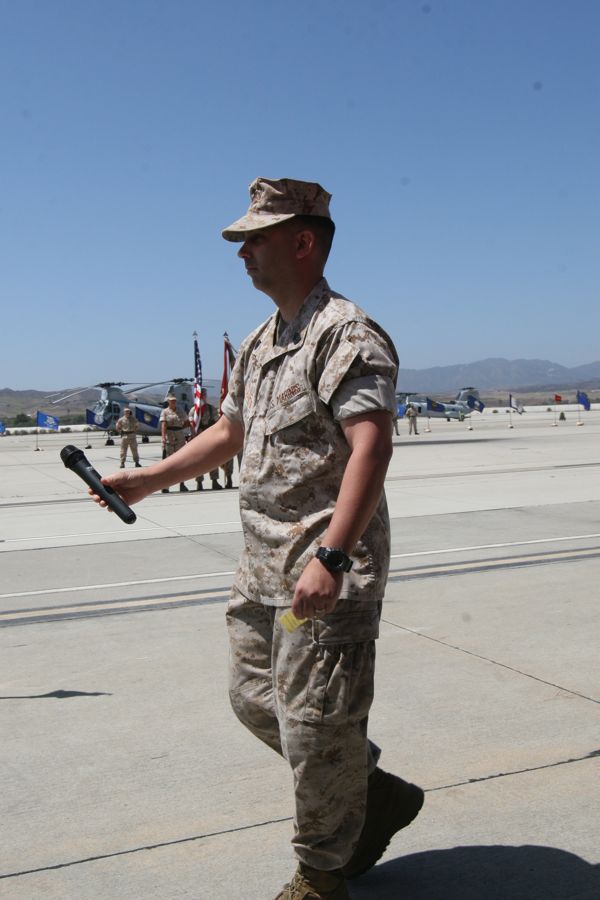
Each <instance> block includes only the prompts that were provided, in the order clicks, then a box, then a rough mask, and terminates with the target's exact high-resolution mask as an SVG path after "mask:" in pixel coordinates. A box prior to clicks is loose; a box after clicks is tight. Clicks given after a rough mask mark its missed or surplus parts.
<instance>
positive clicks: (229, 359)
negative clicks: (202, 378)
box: [219, 332, 235, 415]
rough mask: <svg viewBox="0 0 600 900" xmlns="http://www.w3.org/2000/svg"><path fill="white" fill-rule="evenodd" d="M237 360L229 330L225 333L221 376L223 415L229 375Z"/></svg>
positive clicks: (220, 412) (220, 411)
mask: <svg viewBox="0 0 600 900" xmlns="http://www.w3.org/2000/svg"><path fill="white" fill-rule="evenodd" d="M234 362H235V351H234V349H233V347H232V346H231V342H230V340H229V335H228V334H227V332H225V334H224V335H223V377H222V378H221V396H220V398H219V415H222V409H221V407H222V406H223V401H224V399H225V397H226V396H227V387H228V385H229V375H230V374H231V370H232V369H233V364H234Z"/></svg>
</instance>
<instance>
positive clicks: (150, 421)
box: [135, 406, 159, 428]
mask: <svg viewBox="0 0 600 900" xmlns="http://www.w3.org/2000/svg"><path fill="white" fill-rule="evenodd" d="M135 417H136V419H137V420H138V422H141V423H142V425H147V426H148V428H158V422H159V418H158V416H156V415H155V414H154V413H153V412H150V410H149V409H143V408H142V407H141V406H136V407H135Z"/></svg>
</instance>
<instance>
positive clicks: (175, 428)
mask: <svg viewBox="0 0 600 900" xmlns="http://www.w3.org/2000/svg"><path fill="white" fill-rule="evenodd" d="M159 421H160V433H161V437H162V445H163V459H166V457H167V456H172V455H173V453H176V452H177V451H178V450H180V449H181V447H183V445H184V444H185V441H186V437H187V435H188V432H189V428H190V423H189V420H188V417H187V414H186V413H185V412H183V411H182V410H180V409H178V408H177V397H174V396H173V394H169V396H168V397H167V406H166V408H165V409H163V411H162V413H161V414H160V420H159ZM179 490H180V491H187V490H188V488H187V487H186V485H185V481H182V482H180V484H179ZM162 493H163V494H168V493H169V488H163V489H162Z"/></svg>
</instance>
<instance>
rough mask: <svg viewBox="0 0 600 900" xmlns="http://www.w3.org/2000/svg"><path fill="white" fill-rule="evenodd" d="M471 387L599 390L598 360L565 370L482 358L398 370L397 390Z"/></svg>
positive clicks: (546, 362)
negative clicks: (449, 364)
mask: <svg viewBox="0 0 600 900" xmlns="http://www.w3.org/2000/svg"><path fill="white" fill-rule="evenodd" d="M470 385H472V386H473V387H476V388H479V390H480V391H489V390H492V391H493V390H513V391H517V390H521V391H522V390H524V389H527V390H539V389H542V388H552V389H554V390H559V389H560V388H563V389H566V388H567V387H589V388H600V361H599V362H593V363H588V364H586V365H583V366H576V367H574V368H571V369H569V368H567V367H566V366H561V365H559V364H558V363H553V362H550V361H549V360H547V359H512V360H511V359H482V360H479V361H478V362H473V363H465V364H462V365H457V366H435V367H434V368H431V369H402V368H401V369H400V372H399V374H398V389H399V390H402V391H424V392H426V393H444V392H448V391H450V392H452V391H459V390H460V389H461V388H462V387H467V386H470Z"/></svg>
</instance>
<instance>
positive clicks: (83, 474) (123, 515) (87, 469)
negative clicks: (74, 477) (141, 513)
mask: <svg viewBox="0 0 600 900" xmlns="http://www.w3.org/2000/svg"><path fill="white" fill-rule="evenodd" d="M86 462H87V460H86ZM73 471H74V472H76V473H77V474H78V475H79V477H80V478H82V479H83V481H85V483H86V484H88V485H89V486H90V487H91V488H92V490H93V491H94V493H95V494H98V496H99V497H100V499H101V500H104V502H105V503H106V505H107V506H109V507H110V509H112V511H113V512H115V513H116V514H117V515H118V517H119V518H120V519H122V521H123V522H125V523H126V524H127V525H133V523H134V522H135V520H136V519H137V516H136V514H135V513H134V511H133V510H132V508H131V507H130V506H127V504H126V503H125V501H124V500H123V499H122V498H121V497H119V495H118V494H117V492H116V491H114V490H113V489H112V488H111V487H109V486H108V485H107V484H102V481H101V480H100V474H99V473H98V472H97V471H96V470H95V469H94V467H93V466H91V465H89V464H88V465H77V466H76V467H75V468H74V469H73Z"/></svg>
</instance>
